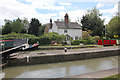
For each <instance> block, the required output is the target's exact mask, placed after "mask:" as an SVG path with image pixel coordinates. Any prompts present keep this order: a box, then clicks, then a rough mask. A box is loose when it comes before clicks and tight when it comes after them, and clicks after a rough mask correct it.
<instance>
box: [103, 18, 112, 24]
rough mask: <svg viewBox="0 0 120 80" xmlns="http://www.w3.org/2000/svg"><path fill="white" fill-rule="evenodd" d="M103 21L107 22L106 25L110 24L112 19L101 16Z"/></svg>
mask: <svg viewBox="0 0 120 80" xmlns="http://www.w3.org/2000/svg"><path fill="white" fill-rule="evenodd" d="M101 19H104V20H105V22H104V24H108V23H109V21H110V20H111V17H109V16H101Z"/></svg>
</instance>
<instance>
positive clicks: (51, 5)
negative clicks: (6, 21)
mask: <svg viewBox="0 0 120 80" xmlns="http://www.w3.org/2000/svg"><path fill="white" fill-rule="evenodd" d="M26 1H27V2H31V3H32V6H33V7H34V8H38V9H48V10H64V6H55V3H56V1H55V0H26Z"/></svg>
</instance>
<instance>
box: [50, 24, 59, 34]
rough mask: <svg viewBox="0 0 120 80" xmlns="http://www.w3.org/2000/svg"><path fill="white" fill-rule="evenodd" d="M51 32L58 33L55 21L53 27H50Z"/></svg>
mask: <svg viewBox="0 0 120 80" xmlns="http://www.w3.org/2000/svg"><path fill="white" fill-rule="evenodd" d="M49 32H56V33H58V27H57V26H56V24H55V23H53V26H52V29H50V30H49Z"/></svg>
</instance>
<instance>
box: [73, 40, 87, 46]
mask: <svg viewBox="0 0 120 80" xmlns="http://www.w3.org/2000/svg"><path fill="white" fill-rule="evenodd" d="M85 41H86V40H82V39H81V40H73V41H72V43H71V44H72V45H79V44H80V43H84V42H85Z"/></svg>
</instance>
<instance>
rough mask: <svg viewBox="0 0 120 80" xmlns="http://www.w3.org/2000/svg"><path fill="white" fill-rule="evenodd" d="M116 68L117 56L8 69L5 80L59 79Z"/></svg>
mask: <svg viewBox="0 0 120 80" xmlns="http://www.w3.org/2000/svg"><path fill="white" fill-rule="evenodd" d="M117 67H118V56H112V57H104V58H95V59H89V60H79V61H69V62H59V63H50V64H38V65H27V66H17V67H9V68H5V69H3V73H4V74H5V78H60V77H66V76H73V75H79V74H83V73H88V72H94V71H100V70H106V69H112V68H117Z"/></svg>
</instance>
